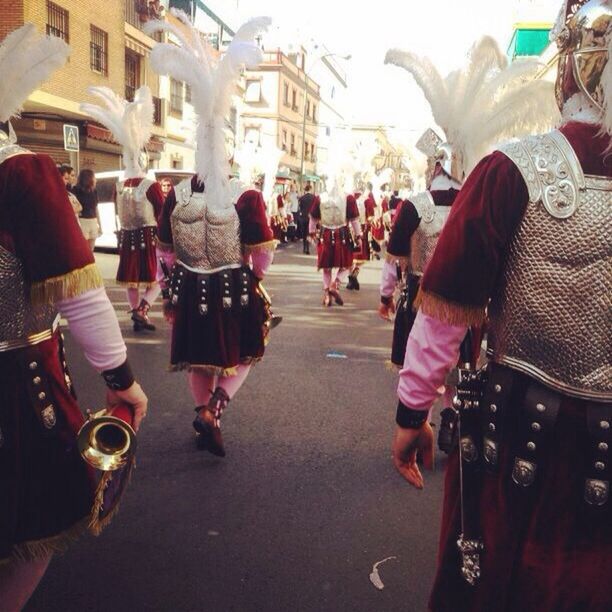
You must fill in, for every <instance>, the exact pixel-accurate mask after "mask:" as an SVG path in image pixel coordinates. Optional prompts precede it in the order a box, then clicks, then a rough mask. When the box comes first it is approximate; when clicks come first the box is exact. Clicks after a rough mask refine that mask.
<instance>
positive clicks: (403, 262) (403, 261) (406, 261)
mask: <svg viewBox="0 0 612 612" xmlns="http://www.w3.org/2000/svg"><path fill="white" fill-rule="evenodd" d="M385 261H386V262H387V263H390V264H396V263H398V264H399V265H400V266H401V267H402V269H406V268H407V267H408V266H409V265H410V257H404V256H397V255H392V254H391V253H389V251H387V252H386V254H385Z"/></svg>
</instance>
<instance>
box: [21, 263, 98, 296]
mask: <svg viewBox="0 0 612 612" xmlns="http://www.w3.org/2000/svg"><path fill="white" fill-rule="evenodd" d="M100 287H104V281H103V280H102V275H101V274H100V271H99V270H98V266H96V264H95V263H92V264H89V265H87V266H85V267H84V268H80V269H78V270H72V272H68V273H67V274H63V275H62V276H54V277H53V278H48V279H47V280H44V281H42V282H40V283H34V284H33V285H32V289H31V291H30V296H31V300H32V304H34V305H36V306H37V305H41V304H53V303H55V302H59V301H60V300H67V299H69V298H73V297H77V296H78V295H81V294H82V293H85V292H86V291H89V290H91V289H99V288H100Z"/></svg>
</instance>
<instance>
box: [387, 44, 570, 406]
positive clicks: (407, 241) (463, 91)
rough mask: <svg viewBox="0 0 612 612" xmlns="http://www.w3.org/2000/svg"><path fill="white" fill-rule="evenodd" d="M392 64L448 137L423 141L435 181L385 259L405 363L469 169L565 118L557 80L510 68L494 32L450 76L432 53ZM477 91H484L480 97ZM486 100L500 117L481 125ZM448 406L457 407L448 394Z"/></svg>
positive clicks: (412, 201) (407, 210) (392, 58)
mask: <svg viewBox="0 0 612 612" xmlns="http://www.w3.org/2000/svg"><path fill="white" fill-rule="evenodd" d="M386 62H387V63H392V64H396V65H398V66H400V67H402V68H404V69H406V70H408V71H409V72H410V73H411V74H412V75H413V76H414V77H415V79H416V80H417V84H418V85H419V86H420V87H421V89H422V90H423V93H424V94H425V96H426V98H427V102H428V103H429V105H430V109H431V112H432V114H433V117H434V119H435V121H436V122H437V123H438V125H440V126H441V127H442V128H443V131H444V136H445V140H443V139H442V138H440V136H438V134H437V133H436V132H435V131H433V130H431V129H429V130H427V131H426V132H425V133H424V134H423V135H422V136H421V138H420V139H419V141H418V142H417V145H416V147H417V149H418V150H419V151H421V153H423V154H424V155H425V156H426V158H427V172H426V173H427V175H428V178H427V182H428V183H429V187H428V189H427V191H424V192H422V193H418V194H415V195H413V196H410V198H409V199H407V200H406V201H404V202H403V203H402V205H401V206H400V207H399V209H398V212H397V215H396V217H395V220H394V223H393V225H392V229H391V233H390V236H389V244H388V246H387V254H386V261H385V263H384V265H383V271H382V276H381V285H380V295H381V304H380V307H379V314H380V315H381V317H382V318H383V319H388V320H390V318H391V317H390V315H391V314H393V313H394V312H395V311H396V306H395V304H394V293H395V291H396V289H397V288H399V289H400V297H399V300H398V303H397V312H396V316H395V320H394V331H393V345H392V349H391V363H392V364H393V365H394V366H396V367H398V368H401V367H402V365H403V363H404V354H405V351H406V341H407V339H408V335H409V333H410V330H411V328H412V325H413V323H414V319H415V316H416V312H415V308H414V305H415V299H416V297H417V294H418V291H419V287H420V282H421V278H422V276H423V273H424V271H425V269H426V267H427V264H428V263H429V260H430V259H431V256H432V255H433V253H434V250H435V247H436V243H437V241H438V238H439V237H440V234H441V232H442V229H443V227H444V224H445V222H446V220H447V218H448V216H449V213H450V212H451V207H452V206H453V203H454V202H455V199H456V198H457V195H458V193H459V189H460V188H461V183H462V181H463V177H464V175H465V174H466V173H469V171H470V170H471V167H472V166H473V165H474V163H475V161H477V158H478V157H479V154H480V153H481V152H482V153H485V152H487V150H490V148H491V147H493V146H494V145H495V144H496V143H497V142H498V141H499V140H500V139H502V138H507V137H509V136H515V135H522V134H526V133H529V132H531V131H532V130H537V129H538V128H542V127H549V126H551V125H553V123H554V121H555V120H556V119H557V118H558V111H557V109H556V107H555V105H554V100H553V99H552V97H551V88H552V85H550V84H546V83H544V84H540V83H534V74H536V73H537V71H538V70H539V69H540V64H539V63H538V62H532V61H530V62H523V63H518V64H515V65H512V66H508V65H507V60H506V58H505V56H504V55H503V54H502V53H501V51H500V49H499V48H498V46H497V44H496V43H495V42H494V41H493V40H492V39H491V38H489V37H484V38H482V39H481V40H480V41H479V42H478V43H477V44H476V45H475V46H474V47H473V49H472V51H471V53H470V59H469V61H468V62H467V64H466V66H465V67H463V68H462V69H460V70H458V71H455V72H453V73H451V74H450V75H448V76H447V77H446V78H442V77H441V76H440V75H439V73H438V72H437V70H436V68H435V66H433V64H432V63H431V62H430V61H429V60H428V59H426V58H421V57H418V56H416V55H414V54H411V53H407V52H403V51H398V50H390V51H389V52H388V54H387V58H386ZM422 75H429V77H428V78H423V76H422ZM472 92H480V93H479V94H478V95H476V96H474V95H473V93H472ZM494 92H498V93H497V94H496V95H495V97H493V98H491V99H489V100H487V99H486V98H484V96H492V94H493V93H494ZM517 97H522V98H523V99H524V101H523V102H522V104H521V103H518V104H517V103H516V101H515V103H514V104H509V103H508V101H509V100H510V101H512V100H513V99H515V98H517ZM538 100H540V101H541V104H540V105H539V106H538V104H537V103H538ZM547 101H548V103H547ZM484 104H487V105H488V108H489V109H490V111H489V112H490V113H491V115H492V116H494V117H495V122H490V123H489V124H488V126H487V129H486V130H482V129H477V128H476V127H475V125H477V121H478V120H479V117H480V113H481V112H483V110H482V107H483V105H484ZM520 111H523V112H524V114H523V116H522V120H521V122H520V123H518V124H517V123H516V122H513V118H514V117H516V115H517V113H518V112H520ZM472 332H473V333H472V337H471V339H472V340H473V341H474V342H477V339H478V338H479V337H480V335H481V333H480V331H478V330H472ZM466 350H467V349H466ZM446 404H447V405H450V398H449V397H448V396H447V398H446Z"/></svg>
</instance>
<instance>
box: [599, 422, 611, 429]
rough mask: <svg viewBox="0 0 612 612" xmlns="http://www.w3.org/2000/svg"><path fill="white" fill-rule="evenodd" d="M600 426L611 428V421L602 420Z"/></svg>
mask: <svg viewBox="0 0 612 612" xmlns="http://www.w3.org/2000/svg"><path fill="white" fill-rule="evenodd" d="M599 426H600V427H601V428H602V429H610V421H602V422H601V423H600V424H599Z"/></svg>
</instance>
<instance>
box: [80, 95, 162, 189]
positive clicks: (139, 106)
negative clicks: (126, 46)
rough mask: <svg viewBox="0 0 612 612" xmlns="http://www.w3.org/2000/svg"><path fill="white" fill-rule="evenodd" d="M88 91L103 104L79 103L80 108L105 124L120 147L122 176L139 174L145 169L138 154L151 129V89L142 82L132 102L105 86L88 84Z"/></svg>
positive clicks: (129, 176) (143, 146)
mask: <svg viewBox="0 0 612 612" xmlns="http://www.w3.org/2000/svg"><path fill="white" fill-rule="evenodd" d="M88 92H89V93H90V94H91V95H92V96H95V97H97V98H99V99H100V100H101V101H102V102H103V103H104V106H99V105H97V104H88V103H83V104H81V106H80V108H81V111H82V112H83V113H86V114H87V115H89V116H90V117H93V118H94V119H95V120H96V121H98V122H99V123H101V124H102V125H104V126H105V127H107V128H108V129H109V130H110V131H111V132H112V133H113V137H114V138H115V140H116V141H117V142H118V143H119V144H120V145H121V146H122V147H123V164H124V166H125V177H126V178H134V177H138V176H142V175H143V174H144V172H145V169H143V168H141V167H140V163H139V161H140V155H141V153H142V151H143V149H144V148H145V147H146V144H147V143H148V142H149V138H150V137H151V131H152V130H153V97H152V96H151V90H150V89H149V88H148V87H147V86H146V85H145V86H143V87H140V88H139V89H138V90H137V91H136V93H135V94H134V101H133V102H128V101H127V100H125V99H123V98H122V97H120V96H119V95H117V94H116V93H115V92H114V91H113V90H112V89H110V88H108V87H90V88H89V89H88Z"/></svg>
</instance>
